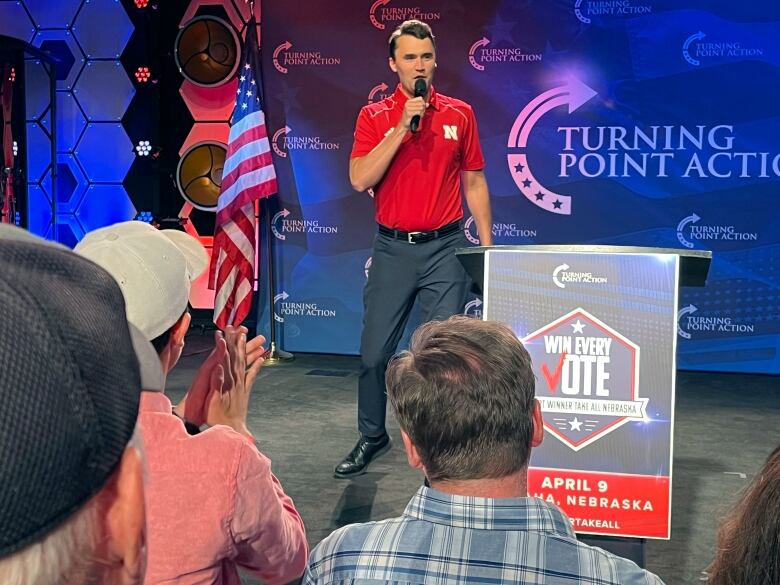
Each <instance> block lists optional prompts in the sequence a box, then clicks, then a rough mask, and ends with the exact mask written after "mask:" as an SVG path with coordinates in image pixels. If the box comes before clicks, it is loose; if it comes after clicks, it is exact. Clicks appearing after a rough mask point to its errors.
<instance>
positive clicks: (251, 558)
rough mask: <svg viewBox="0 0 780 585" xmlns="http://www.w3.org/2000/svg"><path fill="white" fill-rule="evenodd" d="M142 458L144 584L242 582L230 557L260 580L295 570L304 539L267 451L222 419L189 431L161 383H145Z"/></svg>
mask: <svg viewBox="0 0 780 585" xmlns="http://www.w3.org/2000/svg"><path fill="white" fill-rule="evenodd" d="M138 420H139V422H140V427H141V434H142V436H143V442H144V451H145V455H146V465H147V478H146V479H147V481H146V486H145V487H146V521H147V550H148V560H147V570H146V580H145V581H144V583H145V584H146V585H153V584H158V583H159V584H163V583H164V584H173V583H175V584H177V585H195V584H198V585H205V584H214V585H240V584H241V579H240V578H239V576H238V571H237V569H236V567H237V565H238V566H241V567H242V568H244V569H247V570H249V571H252V572H253V573H255V574H256V575H257V576H258V577H259V578H260V579H261V580H262V581H263V583H266V584H267V585H281V584H283V583H288V582H289V581H292V580H294V579H296V578H298V577H299V576H300V575H301V574H302V573H303V571H304V569H305V568H306V557H307V554H308V546H307V544H306V534H305V531H304V527H303V521H302V520H301V517H300V515H299V514H298V511H297V510H296V509H295V506H294V505H293V502H292V500H291V499H290V498H289V496H287V495H286V494H285V493H284V491H283V490H282V486H281V485H280V484H279V481H278V480H277V479H276V478H275V477H274V475H273V473H271V460H270V459H268V457H266V456H265V455H263V454H262V453H260V452H259V451H258V450H257V448H256V447H255V446H254V445H253V444H252V443H250V441H249V440H248V439H247V438H246V437H244V436H243V435H240V434H239V433H237V432H235V431H234V430H233V429H231V428H229V427H225V426H221V425H218V426H215V427H212V428H210V429H208V430H207V431H205V432H203V433H201V434H199V435H196V436H190V435H188V434H187V431H186V430H185V429H184V424H183V423H182V421H181V420H180V419H179V418H177V417H176V416H174V415H173V414H171V402H170V400H168V398H167V397H166V396H165V395H164V394H162V393H159V392H142V393H141V406H140V414H139V419H138Z"/></svg>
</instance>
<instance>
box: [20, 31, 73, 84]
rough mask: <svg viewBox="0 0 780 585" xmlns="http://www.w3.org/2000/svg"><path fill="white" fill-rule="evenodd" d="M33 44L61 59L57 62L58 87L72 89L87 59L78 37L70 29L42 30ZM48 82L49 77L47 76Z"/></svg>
mask: <svg viewBox="0 0 780 585" xmlns="http://www.w3.org/2000/svg"><path fill="white" fill-rule="evenodd" d="M33 45H35V46H36V47H40V48H41V49H43V50H44V51H48V52H50V53H51V54H52V55H53V56H54V57H56V58H57V59H59V60H60V63H58V64H57V66H56V70H57V88H58V89H71V88H72V87H73V84H74V83H75V82H76V78H78V76H79V73H81V70H82V69H83V68H84V63H85V62H86V59H85V58H84V53H83V51H82V50H81V47H79V45H78V43H77V42H76V39H75V38H74V37H73V35H72V34H71V33H70V31H68V30H42V31H39V32H38V34H37V35H35V39H33ZM46 79H47V82H48V77H46Z"/></svg>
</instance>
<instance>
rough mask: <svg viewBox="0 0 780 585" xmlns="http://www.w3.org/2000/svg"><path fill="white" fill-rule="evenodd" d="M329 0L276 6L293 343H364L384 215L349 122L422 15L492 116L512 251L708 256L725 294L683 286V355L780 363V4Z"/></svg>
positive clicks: (505, 238) (441, 70) (495, 170)
mask: <svg viewBox="0 0 780 585" xmlns="http://www.w3.org/2000/svg"><path fill="white" fill-rule="evenodd" d="M312 4H313V3H305V4H304V3H300V2H285V3H282V2H268V3H266V4H265V5H264V13H263V54H264V68H265V70H264V75H265V85H266V99H267V102H268V103H267V114H268V116H269V135H271V136H272V137H273V145H274V150H275V152H276V162H277V172H278V174H279V176H280V201H279V203H278V206H279V207H278V213H276V214H275V216H274V237H275V238H276V240H275V250H276V252H275V253H276V259H277V266H278V267H279V269H278V284H277V292H278V293H279V294H277V296H276V301H275V303H274V309H275V313H276V316H277V322H278V324H279V327H280V337H281V339H282V341H283V345H284V347H285V348H286V349H289V350H291V351H315V352H329V353H356V352H357V349H358V341H359V336H360V327H361V323H360V322H361V316H362V288H363V284H364V282H365V272H366V269H367V265H368V263H369V262H370V258H369V256H370V246H371V240H372V235H373V233H374V231H375V225H374V223H373V215H372V209H373V208H372V203H371V200H370V198H369V196H368V195H366V194H359V193H355V192H354V191H353V190H352V189H351V187H350V185H349V181H348V176H347V165H348V158H349V151H350V148H351V143H352V130H353V127H354V122H355V118H356V116H357V113H358V111H359V109H360V108H361V107H362V106H363V105H364V104H366V103H367V102H369V101H372V100H377V99H381V98H382V97H384V96H385V95H387V94H389V93H391V92H392V91H393V89H394V87H395V84H396V82H397V78H396V77H395V76H394V75H393V74H392V72H391V71H390V70H389V68H388V66H387V53H386V51H387V49H386V41H387V37H388V35H389V34H390V32H391V31H392V30H393V28H394V27H395V26H396V25H397V24H398V23H399V22H400V21H402V20H404V19H406V18H412V17H417V18H421V19H423V20H426V21H428V22H429V23H430V24H431V25H432V26H433V29H434V32H435V34H436V38H437V48H438V65H439V67H438V70H437V75H436V79H435V81H434V83H435V85H436V87H437V89H438V90H439V91H441V92H443V93H446V94H450V95H454V96H456V97H459V98H462V99H465V100H466V101H468V102H470V103H471V104H472V105H473V106H474V109H475V111H476V115H477V119H478V122H479V125H480V136H481V139H482V146H483V149H484V151H485V155H486V159H487V168H486V172H487V177H488V182H489V184H490V189H491V194H492V201H493V211H494V228H493V230H494V240H495V242H496V243H497V244H533V243H540V244H541V243H603V244H625V245H642V246H659V247H675V248H686V249H709V250H712V251H713V264H712V268H711V271H710V275H709V280H708V284H707V286H706V287H705V288H701V289H696V288H686V289H683V291H682V296H681V302H680V312H679V321H678V324H679V328H678V335H679V341H680V344H679V360H678V364H679V366H680V367H683V368H690V369H705V370H727V371H751V372H775V373H777V372H780V359H778V344H779V343H780V283H779V282H778V262H779V258H780V254H779V253H778V252H779V251H780V246H779V245H778V239H779V236H778V231H779V230H778V227H780V221H779V220H780V211H778V206H777V204H776V199H777V195H776V189H777V185H778V177H780V144H779V143H778V141H777V138H776V137H777V136H778V133H779V132H780V118H779V117H778V116H779V115H780V71H778V68H777V63H778V61H780V6H778V5H777V4H776V3H775V2H770V1H768V0H764V1H760V2H750V3H747V2H742V3H734V2H727V1H725V0H721V1H706V2H705V1H691V0H686V1H677V0H675V1H671V0H669V1H661V0H615V1H595V0H576V1H575V0H571V1H568V2H567V1H550V0H543V1H542V0H536V1H534V0H525V1H523V0H504V1H503V2H502V1H496V0H492V1H491V0H484V1H482V2H479V3H474V2H466V1H465V0H460V1H457V0H456V1H452V0H441V1H435V0H376V1H374V2H371V1H369V0H366V1H360V2H359V1H353V2H348V3H345V2H342V1H338V0H330V1H322V2H318V3H316V5H312ZM465 219H466V231H467V236H468V237H469V239H470V240H471V241H472V242H474V243H478V241H479V238H478V234H477V233H476V230H475V229H474V226H473V222H471V221H469V216H468V214H467V215H466V218H465ZM466 309H467V311H468V312H469V313H471V314H478V313H479V311H480V304H479V300H478V299H471V300H470V302H469V304H468V306H467V307H466Z"/></svg>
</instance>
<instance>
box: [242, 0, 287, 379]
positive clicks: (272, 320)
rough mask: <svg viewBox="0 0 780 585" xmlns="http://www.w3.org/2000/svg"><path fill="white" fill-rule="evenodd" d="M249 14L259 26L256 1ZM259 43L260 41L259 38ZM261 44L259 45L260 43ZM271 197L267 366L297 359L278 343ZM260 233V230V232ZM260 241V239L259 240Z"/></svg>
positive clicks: (264, 207) (266, 208)
mask: <svg viewBox="0 0 780 585" xmlns="http://www.w3.org/2000/svg"><path fill="white" fill-rule="evenodd" d="M249 13H250V18H249V22H250V23H254V26H257V23H258V19H257V18H256V15H255V3H254V0H250V2H249ZM258 41H260V39H259V38H258ZM258 44H259V43H258ZM259 81H260V83H263V82H264V80H263V79H260V80H259ZM270 199H271V198H270V197H265V198H263V200H262V202H261V206H260V213H261V214H263V213H264V214H265V221H266V224H265V239H266V248H265V249H266V264H267V266H268V269H267V271H266V274H268V317H269V324H268V329H269V332H268V333H269V337H270V338H269V339H268V351H269V353H268V356H267V357H266V358H265V364H264V365H266V366H273V365H278V364H282V363H285V362H290V361H292V360H294V359H295V356H294V355H293V354H291V353H290V352H288V351H284V350H283V349H281V348H280V347H279V343H278V341H277V337H276V310H275V307H274V297H276V278H275V276H274V248H273V244H274V236H273V230H272V229H271V228H272V225H271V224H272V217H273V215H272V214H271V202H270ZM258 219H259V218H256V220H255V225H258V226H259V221H257V220H258ZM258 231H259V230H258ZM257 241H259V237H258V240H257ZM257 321H258V325H259V321H260V316H259V315H258V319H257Z"/></svg>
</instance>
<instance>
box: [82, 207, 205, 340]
mask: <svg viewBox="0 0 780 585" xmlns="http://www.w3.org/2000/svg"><path fill="white" fill-rule="evenodd" d="M75 251H76V252H77V253H78V254H80V255H82V256H84V257H85V258H88V259H90V260H92V261H93V262H95V263H96V264H98V265H99V266H101V267H102V268H104V269H105V270H106V271H108V272H109V273H110V274H111V275H112V276H113V277H114V278H115V279H116V280H117V282H118V283H119V286H120V288H121V289H122V293H123V294H124V297H125V306H126V309H127V320H128V321H129V322H130V323H132V324H133V325H135V326H136V327H137V328H138V329H140V330H141V332H142V333H143V334H144V335H145V336H146V338H147V339H148V340H152V339H154V338H156V337H158V336H159V335H161V334H163V333H165V331H167V330H168V329H169V328H170V327H171V326H172V325H173V324H174V323H176V321H177V320H178V319H179V317H181V316H182V314H183V313H184V311H185V309H186V308H187V301H188V299H189V296H190V286H191V284H192V282H193V281H194V280H195V279H196V278H198V276H200V275H201V273H202V272H203V271H204V270H205V269H206V265H207V263H208V256H207V255H206V250H205V249H204V248H203V246H202V245H201V243H200V242H199V241H198V240H197V239H195V238H193V237H192V236H190V235H189V234H187V233H185V232H182V231H179V230H158V229H156V228H154V227H152V226H151V225H149V224H147V223H143V222H140V221H125V222H122V223H117V224H114V225H110V226H107V227H104V228H100V229H97V230H95V231H92V232H89V233H88V234H87V235H86V236H84V238H83V239H82V240H81V241H80V242H79V243H78V245H76V248H75Z"/></svg>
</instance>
